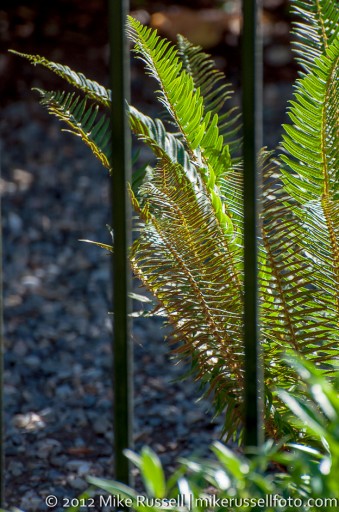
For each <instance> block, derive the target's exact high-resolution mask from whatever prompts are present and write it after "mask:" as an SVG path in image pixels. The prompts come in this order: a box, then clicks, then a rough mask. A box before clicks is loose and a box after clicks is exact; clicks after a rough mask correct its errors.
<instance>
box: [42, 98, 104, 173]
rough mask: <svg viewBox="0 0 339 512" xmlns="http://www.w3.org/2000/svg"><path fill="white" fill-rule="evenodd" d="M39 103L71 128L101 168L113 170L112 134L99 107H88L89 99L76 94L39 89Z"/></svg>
mask: <svg viewBox="0 0 339 512" xmlns="http://www.w3.org/2000/svg"><path fill="white" fill-rule="evenodd" d="M37 91H38V92H39V93H40V95H41V99H40V103H41V104H42V105H43V106H44V107H46V108H47V110H48V111H49V112H50V113H51V114H53V115H55V116H56V117H57V118H58V119H60V120H61V121H63V122H65V123H66V124H67V125H68V126H69V127H70V130H69V131H70V132H71V133H73V134H75V135H77V136H79V137H81V139H82V140H83V141H84V142H85V144H87V146H89V147H90V149H91V150H92V152H93V154H94V155H95V156H96V157H97V158H98V159H99V160H100V162H101V163H102V165H103V166H104V167H106V168H107V169H111V164H110V162H111V152H112V150H111V132H110V129H109V126H110V123H109V119H108V118H106V117H105V115H104V114H101V115H100V116H99V115H98V114H99V107H98V106H93V105H89V106H88V100H87V99H86V98H83V99H82V98H80V97H79V96H75V94H74V93H65V92H53V91H44V90H42V89H37Z"/></svg>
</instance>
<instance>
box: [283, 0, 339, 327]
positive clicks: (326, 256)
mask: <svg viewBox="0 0 339 512" xmlns="http://www.w3.org/2000/svg"><path fill="white" fill-rule="evenodd" d="M338 11H339V9H338ZM315 64H316V66H315V67H314V69H313V70H312V71H310V72H308V74H306V75H305V76H304V77H303V78H302V79H300V80H298V81H297V85H296V92H295V98H294V100H293V101H292V102H291V109H290V112H289V116H290V118H291V120H292V122H293V123H294V124H293V125H285V126H284V128H285V134H284V136H283V138H284V142H283V144H282V145H283V148H284V149H285V151H286V152H287V153H288V154H285V155H282V156H281V160H282V162H283V167H284V168H283V171H282V173H283V175H282V179H283V183H284V188H285V191H286V192H287V193H288V194H289V195H290V196H291V197H293V198H294V200H295V201H297V202H298V203H299V205H300V206H299V208H296V209H295V213H296V215H297V216H298V218H299V222H300V223H301V225H302V226H303V231H304V235H303V236H302V237H301V245H302V247H303V251H304V253H306V254H308V255H309V258H311V259H312V261H313V284H314V286H315V287H316V289H319V290H322V293H323V296H324V300H325V299H326V311H327V313H326V314H325V315H324V316H325V317H327V316H330V317H331V316H332V315H339V238H338V234H339V233H338V230H337V215H338V206H337V205H338V185H339V182H338V173H339V124H338V123H339V109H338V102H339V90H338V73H339V39H338V40H336V41H335V42H333V44H332V45H331V46H329V47H328V48H327V51H326V55H322V56H321V57H320V58H318V59H316V60H315ZM333 321H335V320H333ZM335 323H336V324H337V320H336V321H335Z"/></svg>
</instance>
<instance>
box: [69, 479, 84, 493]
mask: <svg viewBox="0 0 339 512" xmlns="http://www.w3.org/2000/svg"><path fill="white" fill-rule="evenodd" d="M67 481H68V483H69V485H70V486H71V487H72V489H76V490H77V491H82V490H85V489H86V487H87V486H88V484H87V482H86V481H85V480H84V479H83V478H79V477H75V478H73V476H71V477H69V478H67Z"/></svg>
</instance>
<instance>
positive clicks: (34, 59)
mask: <svg viewBox="0 0 339 512" xmlns="http://www.w3.org/2000/svg"><path fill="white" fill-rule="evenodd" d="M9 51H10V52H11V53H14V54H15V55H18V56H19V57H23V58H24V59H27V60H28V61H29V62H31V64H33V65H35V66H37V65H39V66H43V67H45V68H47V69H49V70H50V71H52V72H53V73H55V74H56V75H57V76H59V77H60V78H62V79H63V80H66V82H68V83H69V84H71V85H72V86H73V87H75V88H76V89H79V90H80V91H81V92H82V93H84V94H85V95H86V96H88V98H90V99H92V100H95V101H97V102H98V103H100V104H102V105H104V106H105V107H107V108H109V106H110V103H111V91H110V90H109V89H106V87H103V86H102V85H100V84H98V83H97V82H95V81H94V80H90V79H88V78H86V77H85V75H83V74H82V73H78V72H76V71H73V70H72V69H71V68H70V67H68V66H64V65H63V64H58V63H57V62H52V61H50V60H48V59H46V58H45V57H41V56H40V55H30V54H27V53H21V52H17V51H15V50H9Z"/></svg>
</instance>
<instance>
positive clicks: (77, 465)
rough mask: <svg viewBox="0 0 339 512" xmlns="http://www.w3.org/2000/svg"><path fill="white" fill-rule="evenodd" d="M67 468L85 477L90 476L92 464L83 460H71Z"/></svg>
mask: <svg viewBox="0 0 339 512" xmlns="http://www.w3.org/2000/svg"><path fill="white" fill-rule="evenodd" d="M65 467H66V469H67V470H68V471H73V472H76V473H77V474H78V475H79V476H85V475H88V473H89V471H90V469H91V464H90V463H89V462H85V461H83V460H69V461H68V462H67V463H66V466H65Z"/></svg>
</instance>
